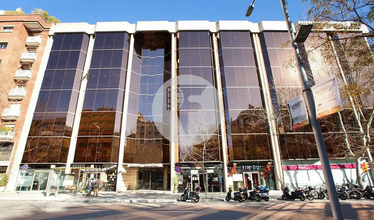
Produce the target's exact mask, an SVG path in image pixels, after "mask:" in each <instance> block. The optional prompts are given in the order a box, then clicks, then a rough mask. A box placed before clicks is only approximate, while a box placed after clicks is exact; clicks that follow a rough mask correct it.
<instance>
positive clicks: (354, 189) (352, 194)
mask: <svg viewBox="0 0 374 220" xmlns="http://www.w3.org/2000/svg"><path fill="white" fill-rule="evenodd" d="M345 186H346V187H348V189H347V190H346V193H347V195H348V198H350V199H357V200H360V199H361V198H362V197H363V193H362V192H361V190H360V188H359V185H357V184H353V185H351V186H349V184H345Z"/></svg>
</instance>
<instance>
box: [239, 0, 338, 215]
mask: <svg viewBox="0 0 374 220" xmlns="http://www.w3.org/2000/svg"><path fill="white" fill-rule="evenodd" d="M254 1H255V0H254ZM254 1H253V2H252V4H251V5H250V6H249V8H248V10H247V13H246V16H247V17H248V16H249V15H250V14H251V13H252V11H253V9H254ZM280 2H281V5H282V9H283V14H284V17H285V19H286V22H287V27H288V32H289V34H290V36H291V39H292V46H293V47H294V49H295V53H296V58H297V63H298V66H299V77H300V81H301V82H302V88H303V95H304V99H305V102H306V105H307V109H308V115H309V120H310V124H311V126H312V129H313V134H314V138H315V141H316V145H317V150H318V155H319V158H320V161H321V166H322V171H323V175H324V178H325V182H326V187H327V191H328V194H329V200H330V204H331V210H332V213H333V216H334V218H335V219H338V220H340V219H343V215H342V211H341V208H340V204H339V200H338V197H337V194H336V188H335V184H334V179H333V176H332V172H331V167H330V162H329V160H328V157H327V153H326V148H325V143H324V141H323V137H322V131H321V127H320V124H319V122H318V120H317V113H316V108H315V103H314V98H313V93H312V90H311V89H310V85H309V83H308V78H307V75H306V73H305V70H304V68H303V63H302V59H301V56H300V53H299V49H298V46H297V43H296V42H304V41H305V40H306V38H307V36H308V35H309V33H310V31H311V29H312V27H311V26H309V27H307V28H309V31H308V30H306V31H304V30H305V29H304V30H303V31H299V34H298V37H299V38H297V39H295V37H294V35H293V33H294V30H293V27H292V21H291V18H290V16H289V14H288V8H287V0H280Z"/></svg>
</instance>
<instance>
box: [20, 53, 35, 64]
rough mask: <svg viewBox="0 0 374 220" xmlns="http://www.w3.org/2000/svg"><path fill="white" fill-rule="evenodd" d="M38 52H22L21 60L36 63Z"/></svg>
mask: <svg viewBox="0 0 374 220" xmlns="http://www.w3.org/2000/svg"><path fill="white" fill-rule="evenodd" d="M36 56H37V55H36V53H28V52H25V53H22V55H21V62H22V63H34V62H35V61H36Z"/></svg>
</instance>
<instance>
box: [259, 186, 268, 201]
mask: <svg viewBox="0 0 374 220" xmlns="http://www.w3.org/2000/svg"><path fill="white" fill-rule="evenodd" d="M256 189H257V190H258V191H257V192H258V193H259V195H260V197H261V199H262V200H265V201H269V198H270V197H269V191H270V188H269V187H267V186H257V187H256Z"/></svg>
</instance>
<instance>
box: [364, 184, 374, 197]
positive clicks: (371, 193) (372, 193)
mask: <svg viewBox="0 0 374 220" xmlns="http://www.w3.org/2000/svg"><path fill="white" fill-rule="evenodd" d="M363 194H364V198H365V199H370V200H373V199H374V186H370V185H367V186H366V187H365V189H364V190H363Z"/></svg>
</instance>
